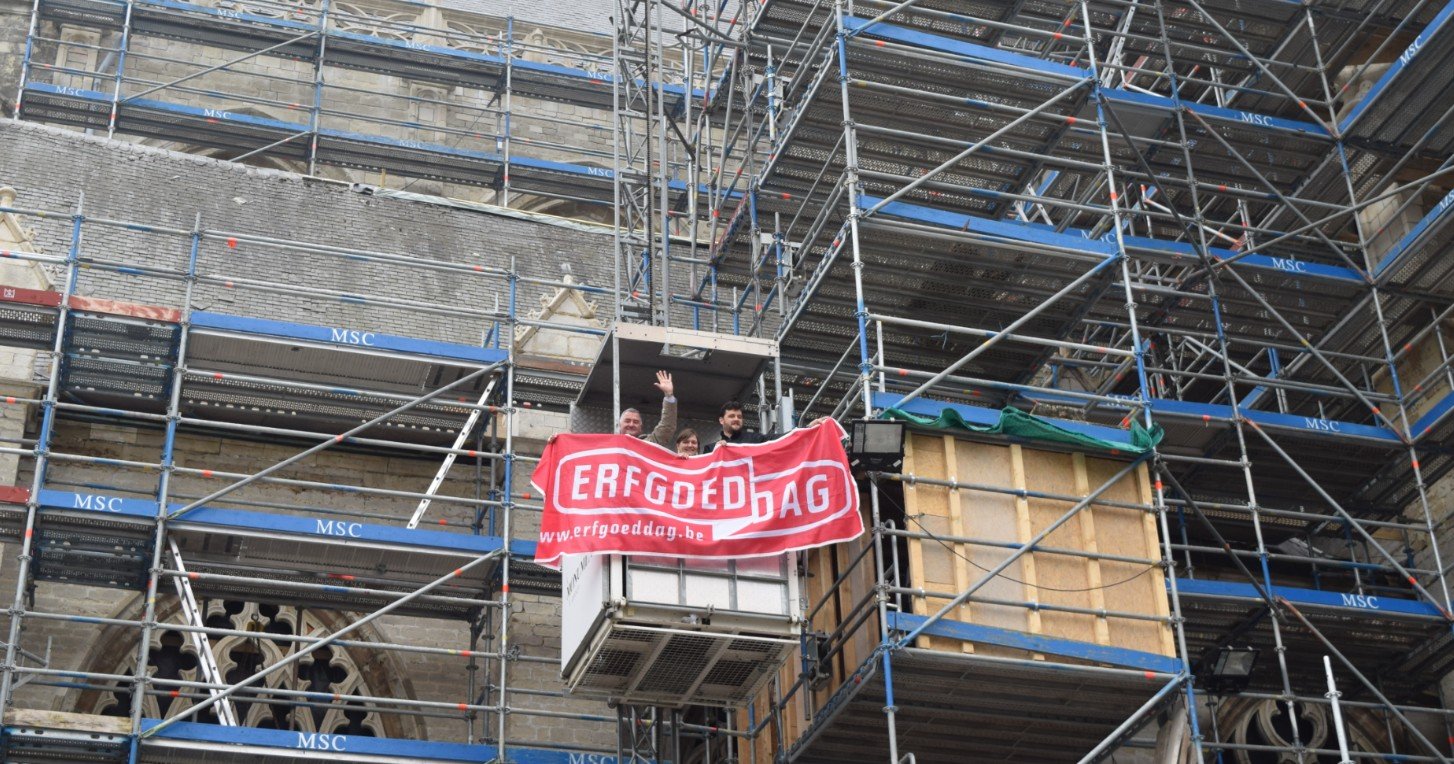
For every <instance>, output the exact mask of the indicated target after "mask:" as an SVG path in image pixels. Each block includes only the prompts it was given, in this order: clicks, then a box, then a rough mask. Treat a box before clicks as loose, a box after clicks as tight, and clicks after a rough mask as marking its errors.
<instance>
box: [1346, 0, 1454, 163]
mask: <svg viewBox="0 0 1454 764" xmlns="http://www.w3.org/2000/svg"><path fill="white" fill-rule="evenodd" d="M1450 23H1454V0H1450V2H1448V3H1445V5H1444V8H1443V9H1442V10H1440V11H1439V14H1438V15H1437V16H1435V17H1434V20H1433V21H1430V22H1429V25H1428V26H1426V27H1424V31H1422V32H1420V33H1419V36H1418V37H1415V38H1414V41H1413V42H1412V43H1409V47H1407V48H1405V49H1404V52H1403V53H1402V54H1401V55H1399V57H1398V58H1397V59H1396V60H1395V61H1394V62H1393V63H1392V64H1391V65H1390V66H1389V67H1388V71H1386V72H1384V73H1383V76H1382V77H1379V78H1378V82H1375V83H1373V87H1372V88H1371V89H1370V90H1369V91H1368V95H1365V96H1363V99H1362V100H1360V101H1359V102H1358V104H1357V105H1356V106H1354V107H1353V110H1352V111H1350V112H1348V116H1346V117H1344V118H1343V121H1342V122H1340V123H1339V124H1338V131H1339V132H1340V133H1343V134H1344V135H1347V134H1348V132H1349V131H1351V130H1352V129H1353V128H1354V127H1355V126H1356V125H1357V124H1358V121H1359V120H1360V119H1362V118H1363V115H1364V114H1366V113H1367V112H1368V108H1369V107H1370V106H1372V105H1373V104H1374V103H1375V102H1377V101H1378V99H1379V98H1381V97H1382V96H1383V95H1384V93H1386V92H1388V91H1389V90H1390V89H1392V87H1393V86H1394V83H1395V82H1397V80H1398V79H1399V77H1400V76H1401V75H1402V74H1403V71H1404V70H1405V69H1407V68H1409V66H1411V65H1412V64H1413V63H1414V61H1416V60H1418V58H1419V56H1420V54H1422V53H1423V52H1424V48H1425V47H1427V46H1428V44H1429V41H1430V40H1432V39H1433V38H1434V36H1435V35H1437V34H1439V33H1440V32H1441V31H1442V30H1443V29H1444V27H1446V26H1448V25H1449V24H1450Z"/></svg>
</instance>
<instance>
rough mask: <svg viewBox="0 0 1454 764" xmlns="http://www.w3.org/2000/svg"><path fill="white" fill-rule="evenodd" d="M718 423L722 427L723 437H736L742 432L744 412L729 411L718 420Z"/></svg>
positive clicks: (737, 410)
mask: <svg viewBox="0 0 1454 764" xmlns="http://www.w3.org/2000/svg"><path fill="white" fill-rule="evenodd" d="M717 423H718V424H720V425H722V434H723V435H736V434H737V433H739V432H741V431H742V411H741V410H739V409H728V410H727V413H725V414H723V415H722V416H721V418H719V419H718V420H717Z"/></svg>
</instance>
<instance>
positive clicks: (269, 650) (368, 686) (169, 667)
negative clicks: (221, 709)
mask: <svg viewBox="0 0 1454 764" xmlns="http://www.w3.org/2000/svg"><path fill="white" fill-rule="evenodd" d="M202 607H203V610H204V612H205V614H206V615H205V617H206V623H207V625H208V626H211V627H214V628H223V629H234V630H237V631H242V632H247V636H226V637H214V638H213V639H212V640H211V644H212V653H213V655H214V656H215V658H216V661H217V665H218V669H219V670H220V671H221V673H222V677H223V680H224V681H225V682H229V683H231V682H237V681H240V680H242V679H245V678H246V677H248V676H250V675H252V674H254V673H256V672H257V671H258V669H260V668H262V667H264V666H268V665H272V664H275V663H277V662H278V661H280V660H283V659H284V658H286V657H288V656H289V655H291V654H293V653H294V652H295V651H297V650H298V649H299V648H300V647H301V646H304V645H306V643H300V642H295V641H291V640H288V639H286V637H290V636H292V635H295V634H309V635H318V634H328V633H330V632H332V631H334V630H336V629H337V628H339V626H340V624H341V622H342V619H341V618H340V617H339V616H338V615H337V614H336V613H333V612H332V611H324V610H315V609H310V608H300V607H279V606H276V605H265V604H258V603H253V602H241V601H236V600H208V601H205V602H204V603H203V605H202ZM158 619H159V620H161V621H163V624H164V625H163V627H161V628H158V629H154V630H153V631H152V642H151V650H150V655H149V658H148V661H147V671H148V672H149V673H150V675H151V676H152V677H153V678H155V679H159V680H164V679H178V680H184V681H196V682H202V681H206V677H205V676H204V671H203V668H202V665H201V661H200V660H199V659H198V656H197V652H196V648H195V646H194V643H193V641H192V639H191V638H190V637H189V636H188V634H187V633H186V632H182V631H177V630H172V629H167V628H165V623H177V622H179V621H180V614H179V613H177V612H175V611H172V612H170V613H168V614H166V617H165V618H163V613H161V612H158ZM110 657H111V658H112V659H113V661H114V662H115V663H120V665H118V666H114V667H113V668H106V667H105V662H104V661H102V665H99V666H94V667H95V669H97V670H100V671H102V672H106V673H117V674H127V675H131V676H135V675H136V664H135V661H136V652H135V650H134V649H128V650H125V651H124V652H121V653H119V654H117V655H113V656H110ZM117 659H119V660H117ZM370 662H371V663H376V662H375V661H372V660H370ZM386 662H387V661H384V663H386ZM93 665H94V664H93ZM372 669H373V672H372V673H373V674H374V675H377V674H378V673H379V672H378V666H377V665H375V666H373V667H372ZM394 679H396V678H395V677H388V676H368V677H366V676H365V673H364V671H362V670H361V666H360V665H359V664H358V663H357V662H356V661H355V659H354V657H353V656H352V655H351V654H350V652H349V651H348V650H346V649H342V648H335V647H325V648H321V649H319V650H317V651H315V652H314V653H312V654H311V655H309V656H307V657H305V658H303V659H302V660H300V661H298V663H296V664H294V665H292V666H289V667H287V668H284V669H280V670H278V671H277V672H275V673H273V674H270V675H269V676H268V677H267V678H266V679H264V680H262V681H260V682H258V683H257V684H255V685H254V687H255V688H256V690H255V691H251V692H250V691H248V690H243V691H241V692H239V693H238V694H237V695H236V696H234V698H235V701H236V702H235V706H234V707H235V710H236V713H237V717H238V719H239V722H240V723H241V724H242V725H244V726H248V727H260V728H267V729H284V730H292V731H297V732H322V733H326V734H343V735H363V736H368V737H375V736H411V735H410V732H411V731H409V730H401V729H391V728H390V727H397V726H398V722H397V721H392V719H393V718H394V717H390V718H389V719H385V718H383V717H380V715H378V714H377V713H374V712H373V711H371V710H370V709H368V708H366V707H364V706H363V705H362V704H358V703H349V702H346V701H334V702H331V703H318V702H315V701H310V700H308V699H307V698H304V697H303V696H301V695H298V694H296V693H301V692H308V693H320V694H324V695H341V696H347V695H369V696H380V697H401V696H404V694H402V693H400V692H399V690H400V689H401V688H399V687H397V686H392V685H395V684H396V682H394V681H393V680H394ZM158 689H160V690H162V691H161V692H157V693H150V694H148V696H147V697H146V698H145V699H144V700H143V702H142V715H143V716H145V717H148V718H154V719H165V718H169V717H172V716H176V715H177V714H179V713H181V712H182V711H185V710H186V709H188V708H190V707H192V705H193V704H194V703H198V702H200V701H201V700H202V699H203V698H204V697H205V695H204V694H203V693H201V692H198V693H195V696H194V697H188V696H187V694H186V693H185V692H184V693H183V694H181V695H180V696H178V697H172V696H171V695H169V694H168V692H167V690H168V689H169V688H168V687H166V686H162V687H159V688H158ZM314 697H316V695H315V696H314ZM131 702H132V700H131V692H130V689H129V688H118V689H116V690H112V691H109V692H87V693H83V694H81V696H80V698H79V700H78V702H77V704H76V705H77V707H76V709H75V710H76V711H79V712H82V713H92V714H104V715H112V716H127V715H129V714H130V712H131ZM193 721H200V722H205V723H211V724H216V723H218V719H217V715H216V713H215V712H214V709H212V708H209V709H206V710H204V711H202V712H201V713H200V714H199V715H198V717H197V718H195V719H193Z"/></svg>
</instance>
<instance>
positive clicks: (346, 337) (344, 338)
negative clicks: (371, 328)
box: [328, 329, 374, 347]
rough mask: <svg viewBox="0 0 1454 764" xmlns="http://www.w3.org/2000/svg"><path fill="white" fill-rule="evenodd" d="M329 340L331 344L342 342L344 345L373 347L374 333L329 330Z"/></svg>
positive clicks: (352, 330) (355, 330) (354, 330)
mask: <svg viewBox="0 0 1454 764" xmlns="http://www.w3.org/2000/svg"><path fill="white" fill-rule="evenodd" d="M328 332H329V337H328V338H329V339H330V340H332V341H333V342H342V343H344V344H345V345H364V346H367V347H373V344H374V333H373V332H361V331H359V330H357V329H329V330H328Z"/></svg>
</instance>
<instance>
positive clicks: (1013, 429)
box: [881, 408, 1162, 454]
mask: <svg viewBox="0 0 1454 764" xmlns="http://www.w3.org/2000/svg"><path fill="white" fill-rule="evenodd" d="M881 416H882V417H883V418H884V419H897V420H900V421H903V422H908V423H909V424H912V425H916V426H918V427H927V428H929V429H931V430H949V431H954V430H961V431H964V432H972V433H976V434H980V435H1006V436H1009V437H1012V438H1016V439H1019V440H1032V441H1041V442H1045V443H1055V444H1059V445H1064V446H1069V447H1071V448H1074V449H1076V450H1080V451H1114V452H1116V453H1121V454H1144V453H1146V452H1147V451H1150V450H1151V449H1153V448H1155V447H1156V444H1157V443H1160V442H1161V436H1162V432H1161V428H1160V427H1155V426H1153V427H1152V428H1151V429H1149V430H1148V429H1147V428H1146V427H1145V426H1144V425H1142V424H1141V423H1140V422H1139V421H1136V420H1134V419H1133V420H1132V422H1131V430H1130V432H1129V433H1128V434H1129V435H1130V436H1131V442H1130V443H1124V442H1117V441H1112V440H1101V439H1100V438H1096V437H1092V436H1090V435H1083V434H1081V433H1078V432H1072V431H1070V430H1067V429H1065V428H1064V427H1061V426H1060V425H1057V424H1055V423H1054V422H1052V421H1050V420H1048V419H1042V418H1040V417H1037V416H1035V415H1034V414H1029V413H1026V412H1024V411H1021V410H1020V409H1017V408H1003V409H1000V418H999V420H998V421H996V422H995V423H994V424H973V423H971V422H966V421H964V418H963V417H961V416H960V415H959V412H958V411H955V410H954V409H952V408H945V409H944V410H943V411H941V412H939V416H937V417H930V416H925V415H922V414H910V413H909V412H907V411H903V410H901V409H888V410H886V411H884V412H883V414H882V415H881Z"/></svg>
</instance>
